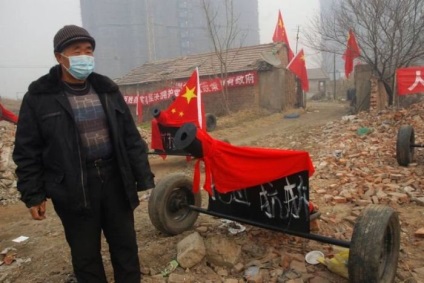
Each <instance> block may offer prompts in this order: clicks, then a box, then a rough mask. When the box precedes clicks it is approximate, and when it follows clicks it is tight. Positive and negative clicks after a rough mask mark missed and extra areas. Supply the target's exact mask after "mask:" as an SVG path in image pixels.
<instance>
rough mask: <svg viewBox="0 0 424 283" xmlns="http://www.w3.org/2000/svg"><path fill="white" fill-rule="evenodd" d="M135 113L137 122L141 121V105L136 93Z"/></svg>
mask: <svg viewBox="0 0 424 283" xmlns="http://www.w3.org/2000/svg"><path fill="white" fill-rule="evenodd" d="M135 114H136V115H137V122H138V123H141V121H142V120H143V105H142V104H141V100H140V95H137V104H136V108H135Z"/></svg>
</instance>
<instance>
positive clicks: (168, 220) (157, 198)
mask: <svg viewBox="0 0 424 283" xmlns="http://www.w3.org/2000/svg"><path fill="white" fill-rule="evenodd" d="M192 187H193V185H192V181H191V180H190V179H189V178H188V177H187V176H186V175H184V174H182V173H174V174H170V175H168V176H166V177H165V178H164V179H162V180H161V181H160V182H159V183H158V184H157V185H156V187H155V188H154V189H153V190H152V194H151V196H150V199H149V217H150V220H151V222H152V224H153V225H154V226H155V227H156V228H157V229H158V230H159V231H161V232H163V233H165V234H169V235H177V234H180V233H182V232H184V231H186V230H189V229H190V228H191V227H192V226H193V224H194V222H196V220H197V216H198V215H199V213H198V212H197V211H194V210H191V209H190V208H189V207H188V206H187V205H195V206H199V207H200V206H201V202H202V200H201V196H200V193H197V194H193V191H192Z"/></svg>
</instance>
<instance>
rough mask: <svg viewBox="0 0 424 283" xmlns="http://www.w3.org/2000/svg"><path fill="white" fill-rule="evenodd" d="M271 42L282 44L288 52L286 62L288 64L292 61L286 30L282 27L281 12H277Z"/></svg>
mask: <svg viewBox="0 0 424 283" xmlns="http://www.w3.org/2000/svg"><path fill="white" fill-rule="evenodd" d="M272 41H273V42H284V43H285V44H286V46H287V50H288V61H289V62H290V61H291V60H292V59H293V56H294V54H293V51H292V50H291V48H290V44H289V40H288V39H287V33H286V28H285V27H284V22H283V17H282V16H281V11H278V22H277V25H276V26H275V30H274V35H273V36H272Z"/></svg>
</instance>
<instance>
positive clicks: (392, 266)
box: [348, 205, 400, 283]
mask: <svg viewBox="0 0 424 283" xmlns="http://www.w3.org/2000/svg"><path fill="white" fill-rule="evenodd" d="M399 248H400V225H399V218H398V215H397V213H396V212H395V211H394V210H393V209H391V208H390V207H386V206H382V205H369V206H368V207H366V208H365V209H364V211H363V213H362V214H361V215H360V216H359V217H358V219H357V222H356V224H355V228H354V230H353V235H352V240H351V244H350V251H349V264H348V265H349V266H348V270H349V281H350V282H354V283H361V282H364V283H373V282H376V283H377V282H387V283H389V282H394V279H395V275H396V268H397V263H398V257H399Z"/></svg>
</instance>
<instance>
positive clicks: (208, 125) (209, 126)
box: [205, 113, 216, 132]
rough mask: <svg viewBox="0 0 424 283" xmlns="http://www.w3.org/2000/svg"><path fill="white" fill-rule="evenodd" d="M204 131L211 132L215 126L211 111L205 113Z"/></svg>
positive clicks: (214, 118) (214, 117)
mask: <svg viewBox="0 0 424 283" xmlns="http://www.w3.org/2000/svg"><path fill="white" fill-rule="evenodd" d="M205 116H206V131H207V132H213V131H214V130H215V128H216V116H215V115H213V114H212V113H206V115H205Z"/></svg>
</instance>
